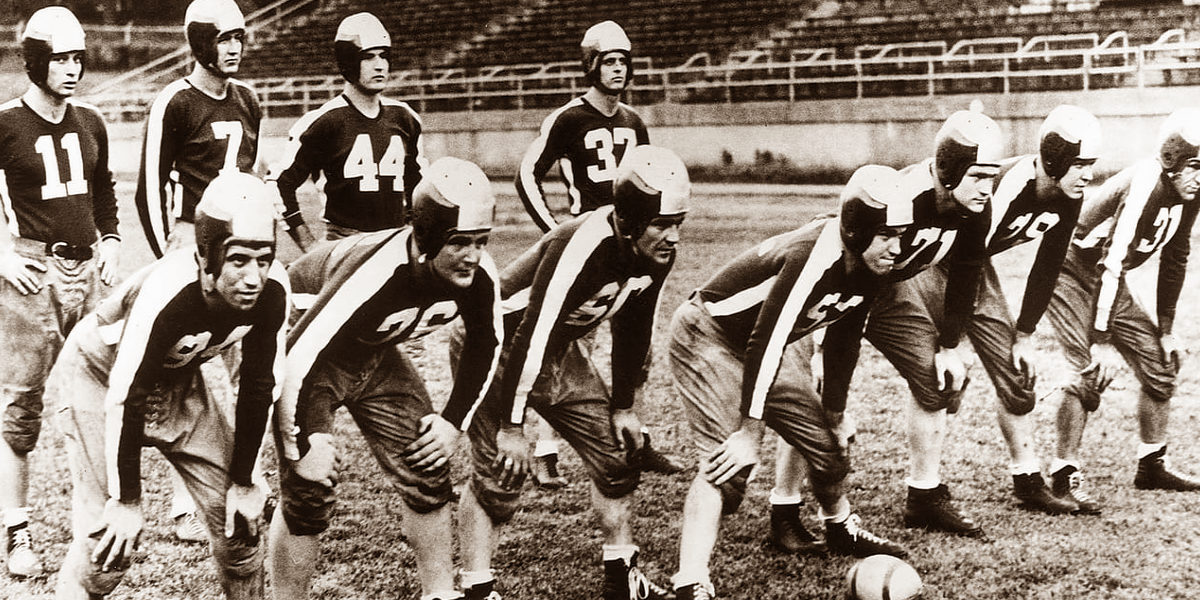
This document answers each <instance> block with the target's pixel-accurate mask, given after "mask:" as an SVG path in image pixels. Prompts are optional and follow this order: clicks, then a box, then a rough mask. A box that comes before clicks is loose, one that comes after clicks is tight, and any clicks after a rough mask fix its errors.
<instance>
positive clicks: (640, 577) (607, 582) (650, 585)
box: [602, 553, 675, 600]
mask: <svg viewBox="0 0 1200 600" xmlns="http://www.w3.org/2000/svg"><path fill="white" fill-rule="evenodd" d="M602 597H603V599H604V600H674V598H675V593H674V591H672V590H668V589H667V588H664V587H662V586H660V585H658V584H656V583H654V582H653V581H650V579H649V578H647V577H646V575H645V574H644V573H642V570H641V569H639V568H638V567H637V554H636V553H634V555H633V557H632V558H630V559H629V562H628V563H626V562H625V561H624V560H621V559H615V560H606V561H604V591H603V596H602Z"/></svg>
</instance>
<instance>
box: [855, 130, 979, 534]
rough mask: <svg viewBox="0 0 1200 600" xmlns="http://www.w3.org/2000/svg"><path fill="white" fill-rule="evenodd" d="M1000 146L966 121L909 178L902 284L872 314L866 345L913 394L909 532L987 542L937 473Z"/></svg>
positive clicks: (962, 377) (955, 398)
mask: <svg viewBox="0 0 1200 600" xmlns="http://www.w3.org/2000/svg"><path fill="white" fill-rule="evenodd" d="M1001 139H1002V138H1001V134H1000V128H999V127H998V126H997V125H996V123H995V122H994V121H992V120H991V119H990V118H988V117H987V115H984V114H983V113H979V112H973V111H959V112H956V113H954V114H952V115H950V118H949V119H947V120H946V122H945V123H944V124H943V125H942V127H941V129H939V130H938V133H937V135H936V136H935V140H934V147H935V149H936V151H935V154H934V157H933V158H930V159H927V160H925V161H922V162H920V163H917V164H915V165H912V166H910V167H908V168H906V169H905V170H904V171H903V173H904V175H905V176H904V181H903V182H902V184H901V185H902V186H903V187H905V189H906V190H907V193H908V194H909V195H910V197H911V198H912V201H913V224H912V225H911V226H910V227H909V228H908V230H907V231H905V233H904V236H903V237H902V238H901V249H900V254H899V256H897V257H896V261H895V264H894V266H893V268H892V273H891V274H890V275H889V278H891V279H892V280H893V281H894V282H895V283H894V284H892V285H891V286H888V287H886V288H885V289H884V290H883V291H881V292H880V294H879V297H878V298H877V299H876V301H875V304H874V306H872V307H871V313H870V317H869V318H868V320H867V328H866V337H867V339H868V340H869V341H870V342H871V344H872V345H874V346H875V347H876V348H877V349H878V350H879V351H880V352H881V353H882V354H883V355H884V357H886V358H887V359H888V361H889V362H891V363H892V365H893V366H895V367H896V370H897V371H899V372H900V375H901V376H903V377H904V379H905V381H907V383H908V387H909V389H910V390H911V391H912V401H911V402H910V403H909V406H908V418H909V474H908V479H907V483H908V498H907V501H906V503H905V508H904V524H905V526H906V527H925V528H929V529H936V530H942V531H948V532H952V533H958V534H963V535H970V536H982V535H983V530H982V529H981V528H980V527H979V526H978V525H977V524H976V523H975V522H974V521H973V520H971V519H970V518H969V517H967V516H965V515H963V514H962V513H961V512H960V511H959V510H958V508H957V507H955V506H954V504H953V502H952V501H951V498H950V491H949V489H948V487H947V486H946V484H945V483H942V481H941V479H940V474H939V467H940V463H941V455H942V444H943V442H944V440H945V437H946V427H947V414H948V413H953V412H955V411H957V410H958V405H959V401H960V400H961V396H962V391H963V388H964V386H965V385H966V365H965V364H964V361H963V358H962V357H961V356H960V350H959V348H958V344H959V341H960V338H961V337H962V334H963V333H964V331H965V330H966V329H967V327H968V325H969V323H970V318H971V314H972V310H973V308H974V306H975V296H976V291H977V289H978V287H979V281H980V278H981V276H982V274H983V272H984V265H986V264H987V246H986V242H987V237H988V230H989V228H990V226H991V222H992V218H991V205H990V202H989V201H990V199H991V196H992V187H993V185H994V183H995V180H996V176H997V174H998V172H999V161H1000V158H1001V157H1000V153H1001V151H1002V143H1001Z"/></svg>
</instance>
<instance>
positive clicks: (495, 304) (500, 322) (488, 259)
mask: <svg viewBox="0 0 1200 600" xmlns="http://www.w3.org/2000/svg"><path fill="white" fill-rule="evenodd" d="M479 268H481V269H483V271H484V272H485V273H487V275H488V277H490V278H491V279H492V290H493V291H492V294H493V297H492V331H493V332H495V334H496V350H495V352H493V353H492V362H491V364H490V365H488V373H487V377H485V378H484V380H483V385H482V386H481V387H480V388H479V395H478V396H477V397H476V398H475V401H474V402H472V403H471V408H470V410H468V411H467V415H466V416H465V417H463V421H462V426H461V427H460V429H462V431H466V430H467V429H468V428H469V427H470V426H471V420H472V419H473V418H475V412H476V411H478V410H479V407H480V406H481V405H482V404H483V400H484V398H486V397H487V393H488V390H489V389H490V388H491V387H492V380H493V379H495V377H496V371H497V370H498V369H499V366H500V351H501V349H502V347H503V344H504V313H503V311H502V310H501V309H500V270H499V269H497V268H496V262H495V261H494V260H492V255H491V254H488V253H487V252H484V253H483V256H481V257H480V260H479Z"/></svg>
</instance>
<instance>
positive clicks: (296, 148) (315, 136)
mask: <svg viewBox="0 0 1200 600" xmlns="http://www.w3.org/2000/svg"><path fill="white" fill-rule="evenodd" d="M319 123H320V122H319V121H313V122H311V123H307V124H305V123H304V122H303V119H302V120H301V122H300V123H297V124H296V125H295V126H294V127H293V130H292V131H291V132H289V134H288V142H287V147H286V148H285V150H284V158H283V160H282V162H281V163H280V164H279V165H278V166H277V169H278V171H277V172H275V173H272V174H271V176H269V177H268V179H274V180H275V182H276V185H277V186H278V188H279V198H280V200H282V201H283V220H284V222H286V223H287V225H288V227H290V228H292V229H295V228H296V227H299V226H301V225H304V214H303V213H302V212H301V211H300V202H299V200H297V199H296V190H297V189H298V188H299V187H300V186H301V185H304V182H305V181H307V180H308V179H309V178H310V177H316V176H317V174H318V170H319V169H320V164H321V163H320V160H321V157H322V156H324V155H325V154H326V151H325V149H324V148H323V147H322V141H323V140H324V139H325V138H324V137H323V136H321V134H320V131H319Z"/></svg>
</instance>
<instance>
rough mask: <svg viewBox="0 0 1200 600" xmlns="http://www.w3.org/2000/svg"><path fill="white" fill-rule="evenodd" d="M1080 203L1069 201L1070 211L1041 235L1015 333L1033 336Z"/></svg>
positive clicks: (1061, 259) (1064, 253)
mask: <svg viewBox="0 0 1200 600" xmlns="http://www.w3.org/2000/svg"><path fill="white" fill-rule="evenodd" d="M1080 205H1081V202H1079V201H1072V202H1071V208H1070V210H1068V211H1064V212H1063V214H1062V215H1061V219H1060V220H1059V221H1058V223H1056V224H1055V225H1054V227H1051V228H1050V231H1047V232H1046V233H1045V234H1043V235H1042V241H1041V243H1040V244H1039V245H1038V251H1037V256H1036V257H1035V258H1034V260H1033V266H1032V267H1030V269H1029V279H1028V280H1027V281H1026V283H1025V297H1024V298H1023V299H1022V300H1021V312H1020V314H1019V316H1018V317H1017V331H1020V332H1022V333H1030V334H1031V333H1033V331H1034V330H1035V329H1037V324H1038V321H1040V320H1041V319H1042V315H1043V314H1045V312H1046V307H1047V306H1049V305H1050V297H1051V296H1052V295H1053V294H1054V285H1055V284H1056V283H1057V282H1058V274H1059V272H1061V271H1062V266H1063V261H1065V260H1066V258H1067V248H1068V247H1069V246H1070V245H1071V236H1072V234H1073V233H1074V232H1075V222H1076V221H1077V220H1079V207H1080Z"/></svg>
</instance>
